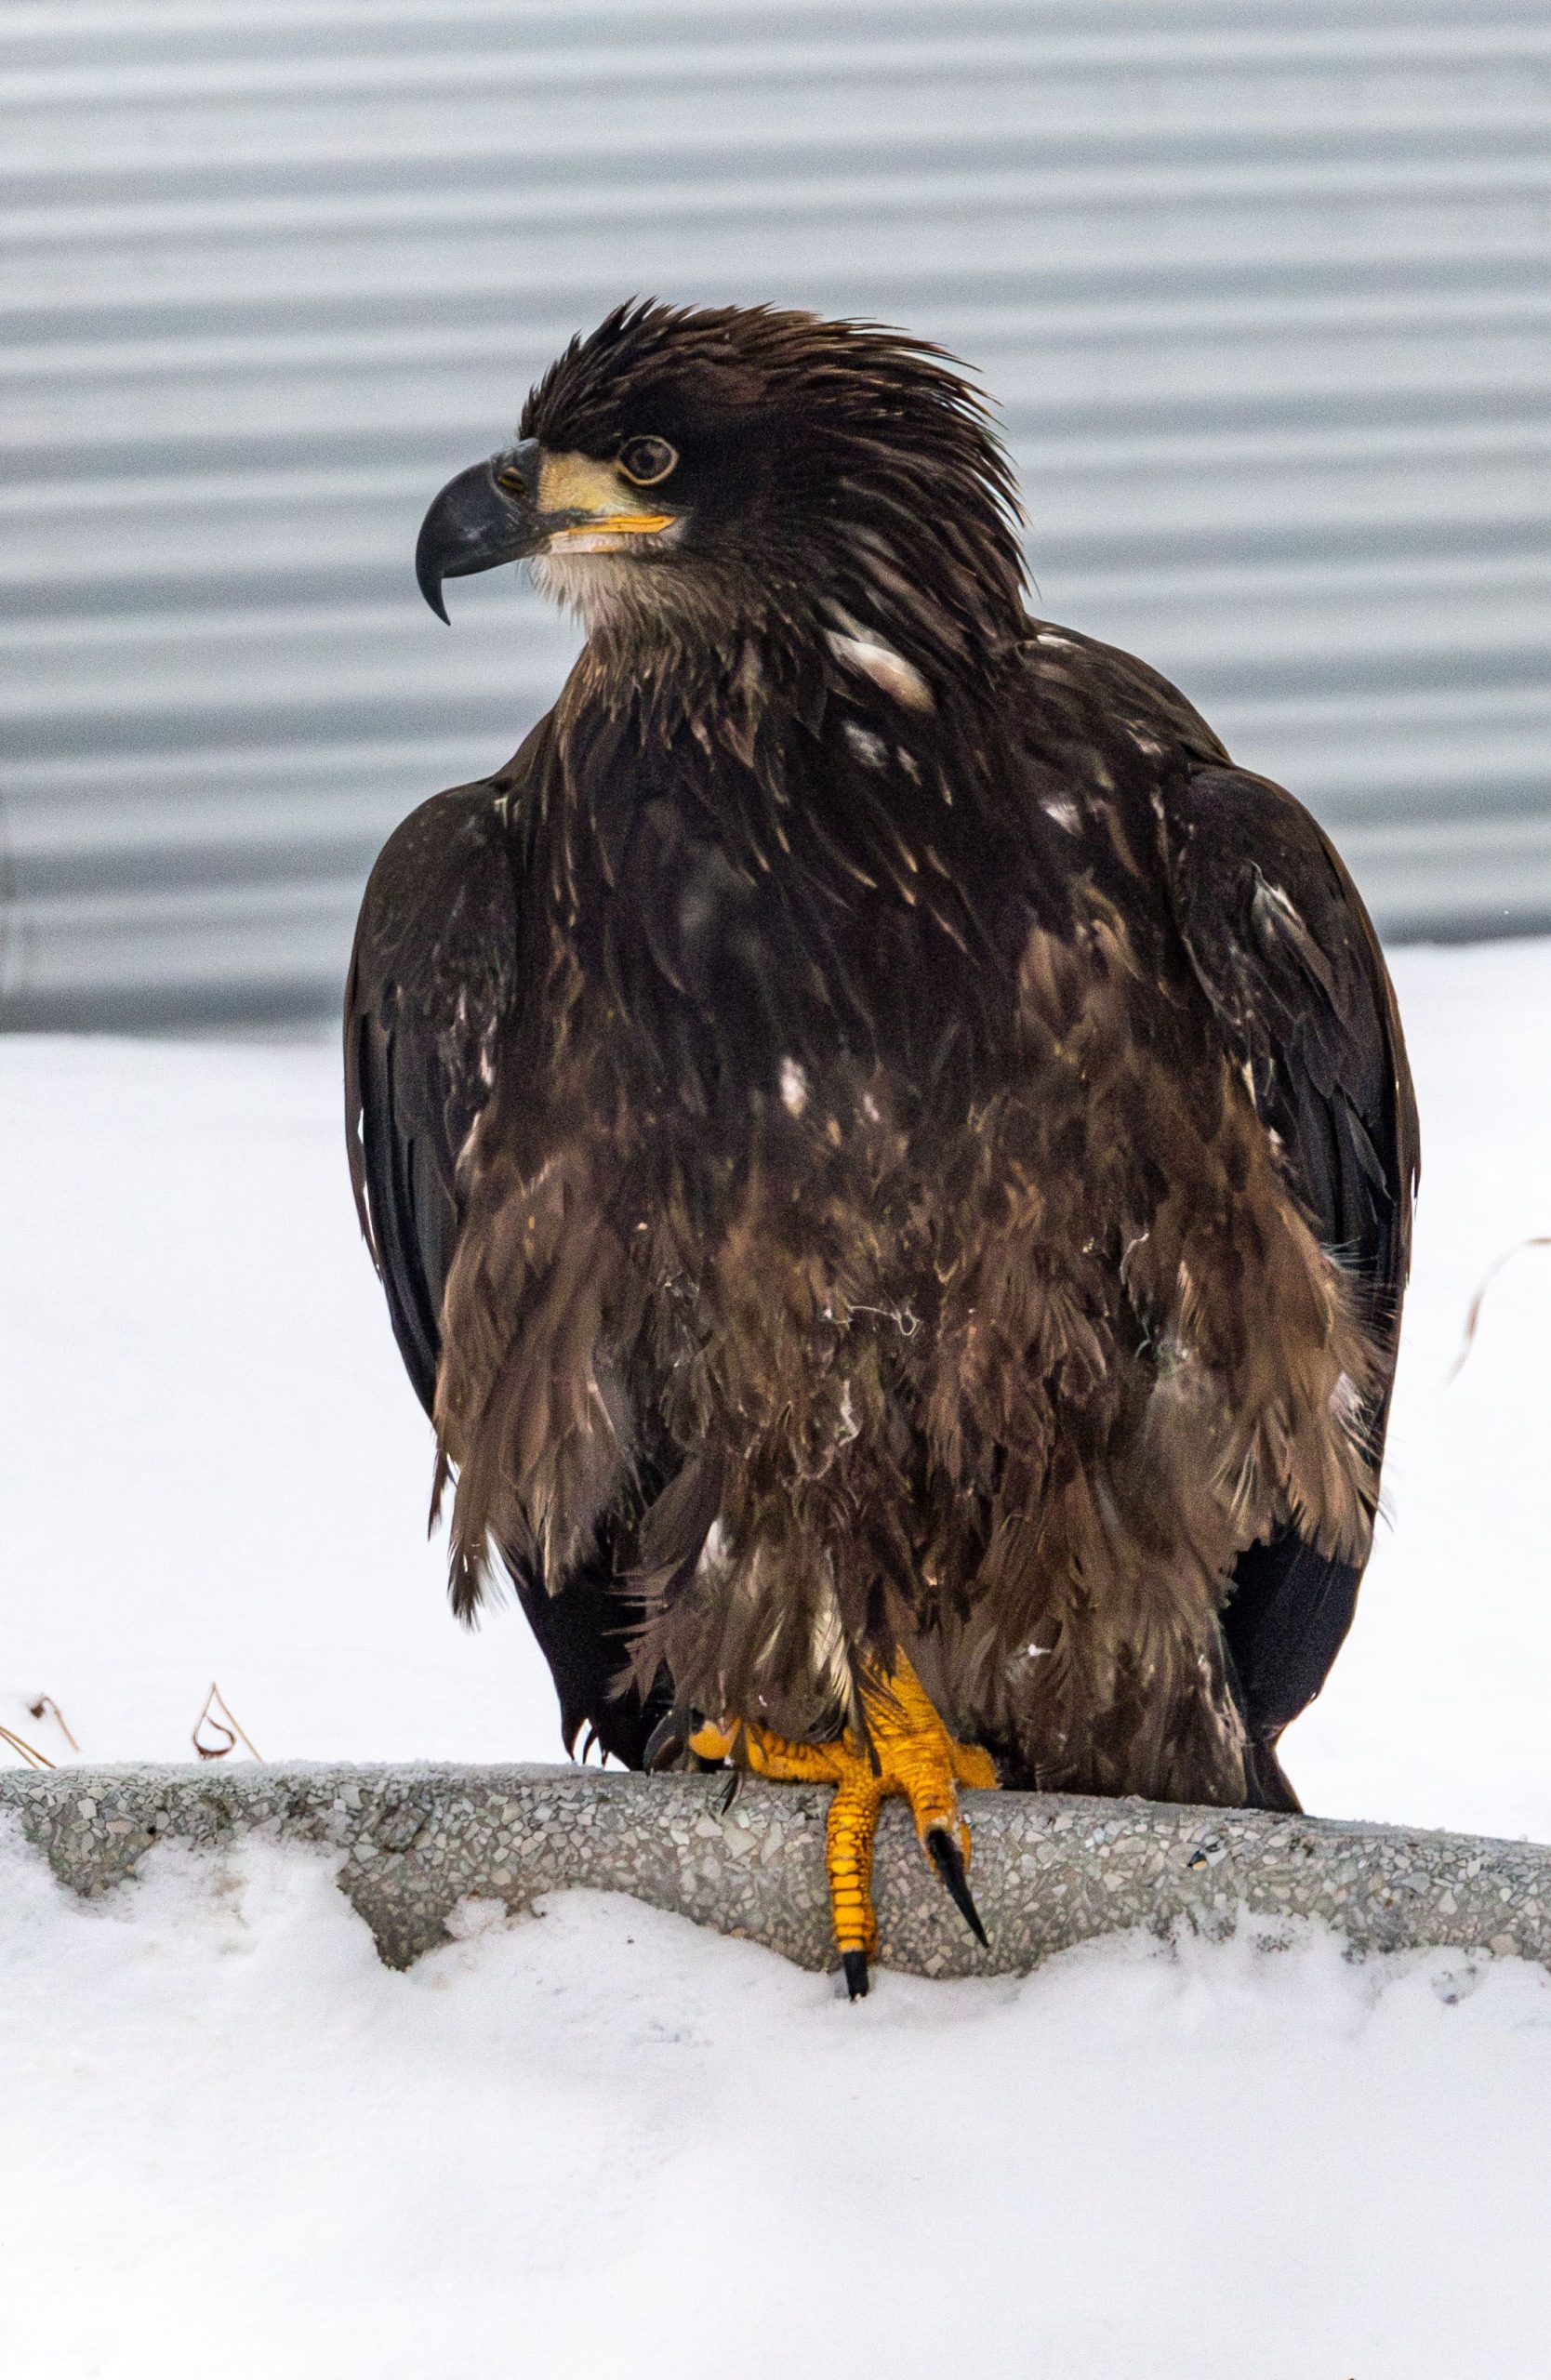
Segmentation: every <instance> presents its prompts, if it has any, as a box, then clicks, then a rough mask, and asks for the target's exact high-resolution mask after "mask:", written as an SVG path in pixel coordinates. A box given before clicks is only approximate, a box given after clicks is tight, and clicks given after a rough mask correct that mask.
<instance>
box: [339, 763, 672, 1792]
mask: <svg viewBox="0 0 1551 2380" xmlns="http://www.w3.org/2000/svg"><path fill="white" fill-rule="evenodd" d="M549 752H550V743H549V731H548V723H547V722H541V723H540V725H539V726H538V727H537V728H536V729H535V731H534V733H533V734H532V735H531V736H530V737H529V738H528V741H527V742H526V743H525V744H524V747H523V748H522V750H521V751H520V752H519V753H518V754H517V756H516V758H515V759H514V760H511V761H510V762H509V764H508V765H507V767H506V768H505V769H503V770H502V771H501V772H500V774H499V775H497V776H496V777H492V778H490V779H489V780H488V781H487V782H485V783H484V784H481V785H471V786H458V787H455V789H454V790H453V791H452V792H450V793H442V794H438V795H437V796H436V797H435V799H434V800H431V801H428V802H426V803H424V804H423V805H422V806H421V808H420V809H418V810H417V811H416V812H415V813H413V815H412V816H410V817H408V818H406V819H405V820H404V825H403V826H400V827H399V828H398V830H397V832H396V833H395V834H394V835H392V836H391V839H390V840H389V841H388V843H387V844H386V845H385V846H384V849H383V852H382V854H381V856H380V858H379V859H378V863H377V866H376V867H375V868H374V869H373V870H372V874H371V879H370V881H369V882H368V884H367V887H366V894H365V900H364V902H363V903H362V907H361V918H360V922H359V924H358V925H357V928H356V934H355V948H354V952H353V954H352V956H351V969H350V978H349V982H348V985H347V987H346V992H345V1125H346V1142H347V1146H348V1150H349V1156H350V1170H351V1183H352V1185H353V1187H354V1191H355V1204H356V1211H357V1213H358V1214H359V1216H360V1218H361V1228H362V1231H363V1232H364V1234H365V1239H366V1244H367V1246H368V1248H369V1249H370V1250H371V1253H372V1258H373V1261H374V1263H376V1265H377V1269H378V1275H379V1276H380V1277H381V1281H382V1286H383V1289H384V1290H385V1292H386V1294H387V1299H388V1312H389V1316H390V1317H391V1322H392V1326H393V1336H394V1337H395V1339H396V1340H397V1341H398V1343H399V1352H400V1354H401V1355H403V1357H404V1369H406V1370H407V1372H408V1374H409V1377H410V1380H411V1381H412V1382H413V1383H414V1386H415V1391H416V1394H417V1395H418V1397H419V1399H420V1402H421V1404H422V1405H423V1406H424V1407H425V1408H426V1411H427V1413H428V1414H429V1413H431V1410H432V1408H433V1405H434V1402H435V1395H436V1372H437V1366H438V1364H439V1362H440V1360H441V1352H442V1340H441V1314H442V1300H443V1295H444V1290H445V1289H446V1284H447V1275H448V1271H449V1269H450V1267H451V1264H452V1261H453V1253H454V1250H455V1249H456V1246H457V1235H458V1231H459V1228H460V1225H461V1222H462V1213H461V1205H460V1197H459V1189H458V1177H457V1159H458V1153H459V1151H460V1150H461V1148H462V1147H463V1145H464V1143H465V1142H466V1141H467V1139H468V1136H469V1134H470V1132H471V1131H472V1130H473V1127H474V1124H475V1122H476V1121H477V1119H478V1117H479V1115H480V1111H481V1109H482V1108H483V1107H484V1103H485V1100H486V1098H487V1097H488V1095H489V1087H490V1084H491V1081H492V1079H493V1075H494V1068H493V1066H492V1064H491V1056H492V1049H491V1045H492V1040H493V1038H494V1037H495V1036H497V1035H498V1034H499V1032H500V1030H501V1027H502V1025H503V1023H504V1021H505V1019H506V1018H507V1016H508V1015H509V1013H510V1007H511V1003H512V1002H513V1000H514V999H515V998H517V997H518V996H519V995H520V992H521V989H522V985H523V980H524V949H523V909H522V897H521V893H522V887H521V881H520V867H521V861H520V856H519V844H518V838H517V835H516V833H515V831H514V824H513V822H514V821H515V820H516V818H517V817H518V815H519V812H520V806H521V804H522V802H523V800H524V794H525V793H526V792H527V790H528V788H529V787H530V786H531V784H532V782H533V780H534V777H535V775H536V774H537V772H538V771H539V770H540V769H542V768H543V767H544V766H545V765H546V761H547V759H548V757H549ZM503 1552H504V1553H505V1554H506V1562H507V1567H508V1569H509V1570H510V1574H511V1580H512V1584H513V1585H514V1587H515V1588H516V1590H517V1594H518V1597H519V1599H520V1601H521V1603H522V1606H523V1609H524V1612H525V1613H526V1615H527V1619H528V1622H529V1625H530V1626H531V1627H532V1629H533V1632H534V1634H535V1635H536V1636H537V1639H538V1643H539V1646H540V1649H541V1650H542V1652H543V1654H544V1658H545V1659H546V1660H547V1661H548V1662H549V1665H550V1671H551V1673H552V1674H553V1677H554V1681H555V1690H556V1692H557V1694H558V1695H559V1698H560V1718H561V1733H562V1737H563V1740H564V1742H565V1745H566V1748H567V1749H568V1750H569V1749H570V1748H571V1746H572V1745H573V1744H574V1743H575V1741H576V1739H577V1735H578V1734H579V1733H580V1731H581V1729H582V1728H583V1726H590V1728H591V1729H592V1731H593V1733H594V1735H595V1736H596V1737H597V1739H598V1740H599V1741H600V1742H601V1743H602V1745H603V1748H604V1750H605V1751H606V1752H613V1753H614V1754H615V1756H616V1758H617V1759H619V1760H622V1761H624V1762H625V1763H626V1764H627V1765H629V1766H630V1767H639V1766H640V1765H642V1762H643V1757H644V1752H645V1744H646V1739H647V1738H648V1736H649V1734H650V1732H651V1729H652V1726H653V1725H654V1724H655V1722H656V1719H657V1717H658V1716H659V1715H660V1712H659V1709H658V1706H657V1704H656V1703H654V1702H651V1701H649V1700H648V1701H643V1698H642V1696H641V1695H640V1694H639V1693H638V1692H637V1691H636V1690H635V1688H634V1687H633V1686H624V1687H621V1684H620V1672H621V1668H622V1665H623V1662H624V1659H625V1656H626V1651H627V1650H628V1644H629V1637H630V1629H631V1627H632V1626H633V1625H634V1624H635V1623H636V1622H637V1621H638V1620H639V1619H640V1617H641V1610H640V1603H639V1597H636V1596H634V1595H632V1593H630V1590H629V1588H628V1586H627V1585H626V1584H625V1583H624V1582H622V1581H621V1580H619V1579H617V1578H616V1575H615V1565H614V1559H613V1552H612V1546H611V1541H610V1530H609V1527H608V1524H607V1521H606V1519H605V1522H604V1525H603V1527H602V1528H601V1529H600V1533H599V1543H598V1546H597V1549H596V1551H595V1553H594V1554H591V1555H590V1557H589V1558H588V1559H587V1560H585V1561H583V1562H581V1563H579V1564H578V1565H577V1568H576V1569H575V1571H574V1572H573V1573H572V1575H571V1576H570V1577H569V1578H568V1579H567V1580H565V1581H564V1583H563V1586H562V1587H561V1588H560V1590H559V1592H558V1593H553V1594H550V1593H546V1591H545V1588H544V1586H543V1584H542V1582H541V1581H540V1580H536V1579H534V1578H533V1577H531V1576H530V1575H529V1574H528V1572H527V1570H526V1568H525V1567H524V1564H523V1563H522V1561H521V1560H520V1559H519V1558H517V1557H516V1556H515V1555H514V1554H512V1553H511V1552H510V1549H503Z"/></svg>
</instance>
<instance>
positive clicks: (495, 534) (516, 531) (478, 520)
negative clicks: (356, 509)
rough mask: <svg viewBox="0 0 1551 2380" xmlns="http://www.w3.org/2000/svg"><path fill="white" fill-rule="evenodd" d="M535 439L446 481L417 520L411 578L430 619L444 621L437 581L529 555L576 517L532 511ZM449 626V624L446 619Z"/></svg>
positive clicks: (535, 502) (535, 497)
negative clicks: (424, 601) (427, 604)
mask: <svg viewBox="0 0 1551 2380" xmlns="http://www.w3.org/2000/svg"><path fill="white" fill-rule="evenodd" d="M538 461H539V456H538V441H537V438H524V439H523V440H522V442H521V443H519V444H518V445H516V446H512V447H510V448H508V449H507V451H506V452H505V453H504V454H500V455H492V456H490V458H489V460H488V462H484V463H475V464H474V465H473V466H472V468H471V469H469V470H466V471H459V472H458V474H457V478H456V479H455V480H449V481H448V482H447V484H446V486H445V487H444V489H443V490H442V493H441V495H440V496H438V497H437V498H436V501H435V503H434V504H433V505H432V506H431V510H430V511H429V512H428V513H427V514H426V517H425V519H424V521H423V522H421V523H420V535H419V539H418V543H417V545H416V548H415V576H416V578H417V579H418V582H419V588H420V592H421V594H422V595H423V596H424V597H425V599H426V602H428V603H429V604H430V605H431V610H432V611H433V612H434V613H435V614H436V615H437V617H438V619H442V620H445V619H446V618H447V607H446V605H445V603H444V602H443V601H442V582H443V580H444V579H447V578H468V577H471V575H473V573H474V572H475V571H477V570H494V569H495V568H496V566H497V563H499V562H521V560H522V559H523V557H524V554H533V553H537V551H538V550H539V549H540V547H542V546H543V545H544V544H545V543H546V541H547V540H548V539H549V537H550V536H551V534H552V533H553V532H554V531H555V530H556V529H559V528H564V527H566V526H567V525H568V524H569V523H570V522H571V521H572V520H574V518H575V517H576V516H575V515H574V514H572V513H567V512H562V513H554V514H551V515H550V517H549V518H547V519H546V517H545V516H544V515H543V514H542V513H541V512H540V511H539V509H538ZM447 624H448V626H449V627H450V626H451V625H452V623H451V622H450V621H448V623H447Z"/></svg>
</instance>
